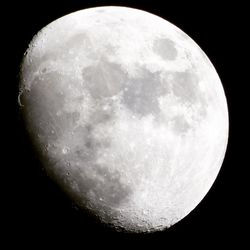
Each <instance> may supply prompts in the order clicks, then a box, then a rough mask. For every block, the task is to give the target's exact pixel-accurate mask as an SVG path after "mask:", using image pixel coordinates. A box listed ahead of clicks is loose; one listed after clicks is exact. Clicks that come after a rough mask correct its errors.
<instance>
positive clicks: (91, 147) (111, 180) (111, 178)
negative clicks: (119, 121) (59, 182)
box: [69, 124, 132, 207]
mask: <svg viewBox="0 0 250 250" xmlns="http://www.w3.org/2000/svg"><path fill="white" fill-rule="evenodd" d="M93 128H94V127H93V125H92V124H91V125H86V126H84V127H83V126H80V127H78V128H77V129H75V131H74V136H73V137H72V138H71V141H72V143H73V144H74V149H73V150H72V155H71V162H78V167H74V168H72V172H71V176H73V178H74V179H75V181H74V182H75V184H76V185H77V187H78V188H77V189H78V190H79V193H78V196H79V197H78V199H80V202H86V204H83V205H86V206H87V207H98V206H118V205H119V204H120V202H121V201H122V200H124V199H125V198H126V197H127V196H128V195H129V194H130V193H131V192H132V190H131V189H130V187H129V186H126V185H124V183H123V182H122V181H121V176H120V172H119V171H118V170H115V169H111V168H109V167H108V166H104V165H102V164H99V163H98V164H97V163H96V162H97V158H98V155H99V154H100V153H101V152H102V151H103V150H105V149H107V148H109V147H110V140H109V139H108V138H105V137H103V138H98V139H97V138H96V137H95V136H94V130H93ZM73 165H74V164H73ZM69 189H70V187H69Z"/></svg>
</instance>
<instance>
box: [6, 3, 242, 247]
mask: <svg viewBox="0 0 250 250" xmlns="http://www.w3.org/2000/svg"><path fill="white" fill-rule="evenodd" d="M218 2H219V1H218ZM229 2H230V1H227V2H226V1H225V3H223V2H220V3H216V2H212V1H199V4H195V3H193V2H190V1H185V4H184V3H183V2H179V1H176V2H175V3H173V2H170V1H101V0H99V1H90V0H89V1H83V0H82V1H76V0H71V1H63V0H61V1H52V0H51V1H41V2H38V1H31V2H28V1H16V2H9V4H8V5H7V4H4V5H2V8H1V17H4V19H3V21H2V27H3V28H6V27H7V29H6V30H5V29H3V31H2V32H4V36H3V38H2V41H3V42H4V43H6V44H5V45H4V46H3V48H4V49H3V51H2V53H3V54H5V53H6V52H7V53H6V54H7V56H6V58H5V59H4V60H3V62H4V66H3V67H2V69H3V73H2V74H3V75H4V78H3V83H2V85H4V86H6V87H7V91H2V100H4V105H3V106H2V110H3V113H4V116H3V120H2V121H4V122H2V123H4V124H5V125H7V128H6V129H5V130H2V133H3V137H4V139H5V141H4V143H3V144H4V145H3V146H4V149H5V150H6V149H7V150H6V152H5V150H4V151H2V152H4V153H2V154H3V157H4V159H6V160H5V161H3V166H2V169H4V170H7V174H5V172H3V173H4V174H2V183H4V187H3V188H2V190H3V196H4V197H6V199H4V200H3V201H4V202H3V205H2V207H4V208H5V209H6V210H5V212H3V213H2V215H3V220H2V221H5V223H2V227H3V229H4V232H5V234H4V236H3V235H2V236H3V238H5V239H7V243H8V244H10V245H12V244H17V245H18V246H26V247H27V246H31V247H32V248H33V249H37V248H38V247H39V246H41V244H45V245H47V246H48V247H50V246H51V243H54V244H56V246H58V248H59V245H60V246H61V245H66V244H70V245H69V249H75V247H73V245H74V246H75V245H77V246H79V247H81V248H83V249H89V247H90V246H91V248H92V247H94V246H97V245H98V246H100V247H104V246H106V247H107V246H112V245H113V246H115V247H116V248H120V247H122V246H125V244H128V245H131V247H132V246H140V247H141V248H144V247H147V246H153V247H154V248H156V247H159V245H161V246H163V247H164V248H167V247H175V248H177V249H178V246H184V247H190V246H195V245H198V246H199V247H200V248H204V247H206V246H208V245H209V246H211V247H218V244H221V246H222V247H226V246H233V244H235V246H237V248H239V249H240V245H241V244H243V242H244V240H245V237H246V236H247V229H245V226H247V222H246V212H245V211H246V202H247V198H246V196H244V195H243V191H244V190H246V187H245V186H244V185H245V183H244V182H243V181H242V173H244V172H245V171H246V170H245V169H246V167H247V166H246V164H244V163H243V162H242V161H241V156H240V154H239V152H242V151H241V150H240V149H239V148H240V146H239V145H242V144H241V142H240V141H239V137H240V136H239V135H238V131H239V130H241V129H243V128H242V127H241V124H240V119H239V116H240V115H241V112H243V110H242V108H241V107H240V105H242V106H244V105H243V104H240V99H241V98H240V95H239V89H242V84H243V82H244V81H243V80H241V79H240V75H239V74H238V73H237V70H238V68H239V66H240V68H243V65H241V64H242V62H243V61H242V60H241V59H240V58H239V56H240V55H242V51H243V48H244V45H243V44H244V41H245V36H246V35H244V34H246V30H244V26H243V24H245V22H246V21H245V19H246V16H245V14H244V10H245V8H246V6H242V5H241V3H240V2H237V3H235V2H232V3H229ZM103 5H116V6H119V5H121V6H128V7H135V8H139V9H142V10H146V11H149V12H151V13H153V14H156V15H159V16H161V17H163V18H165V19H167V20H168V21H170V22H172V23H173V24H175V25H176V26H178V27H179V28H181V29H182V30H183V31H184V32H186V33H187V34H188V35H189V36H191V37H192V38H193V39H194V40H195V41H196V42H197V43H198V44H199V46H200V47H201V48H202V49H203V50H204V51H205V53H206V54H207V55H208V57H209V58H210V60H211V61H212V63H213V64H214V66H215V68H216V70H217V72H218V74H219V76H220V78H221V80H222V83H223V87H224V90H225V93H226V97H227V101H228V107H229V115H230V134H229V144H228V149H227V153H226V156H225V160H224V163H223V166H222V168H221V171H220V173H219V175H218V178H217V179H216V181H215V183H214V185H213V186H212V188H211V190H210V191H209V193H208V194H207V196H206V197H205V198H204V199H203V201H202V202H201V203H200V204H199V205H198V207H197V208H196V209H195V210H193V211H192V212H191V213H190V214H189V215H188V216H187V217H185V218H184V219H183V220H181V221H180V222H179V223H177V224H176V225H174V226H173V227H171V228H170V229H168V230H165V231H163V232H159V233H154V234H148V235H134V234H124V233H115V232H113V231H111V230H109V229H107V228H105V227H103V226H100V225H98V224H95V223H94V221H93V220H92V219H91V218H89V217H88V216H86V215H84V214H82V213H81V212H80V211H78V210H77V209H75V208H74V205H73V204H72V203H71V202H70V201H69V200H68V199H67V198H66V197H65V196H64V195H63V194H62V193H61V191H60V190H59V189H58V188H57V186H56V185H55V184H54V183H53V182H52V181H50V179H48V178H47V177H46V173H45V172H44V171H42V170H41V166H40V163H39V161H38V159H37V158H36V156H35V154H34V152H33V150H32V147H31V145H30V143H29V141H28V139H27V136H26V134H25V130H24V128H23V125H22V122H21V118H20V115H19V112H18V105H17V95H18V77H17V75H18V71H19V65H20V62H21V59H22V56H23V53H24V52H25V50H26V48H27V46H28V44H29V42H30V40H31V39H32V37H33V36H34V35H35V34H36V33H37V32H38V31H39V30H40V29H41V28H42V27H44V26H45V25H47V24H49V23H50V22H52V21H53V20H55V19H57V18H59V17H61V16H63V15H66V14H68V13H71V12H74V11H77V10H80V9H83V8H88V7H94V6H103ZM6 111H7V112H6ZM6 121H7V122H6ZM241 154H243V152H242V153H241ZM246 186H247V185H246ZM5 235H6V236H5ZM7 249H8V248H7ZM56 249H57V248H56Z"/></svg>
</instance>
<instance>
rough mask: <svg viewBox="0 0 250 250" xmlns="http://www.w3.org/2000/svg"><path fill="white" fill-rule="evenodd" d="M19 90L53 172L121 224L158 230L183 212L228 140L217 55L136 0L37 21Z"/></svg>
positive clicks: (106, 219) (93, 209) (80, 199)
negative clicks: (134, 3)
mask: <svg viewBox="0 0 250 250" xmlns="http://www.w3.org/2000/svg"><path fill="white" fill-rule="evenodd" d="M18 100H19V104H20V110H21V113H22V115H23V117H24V121H25V125H26V128H27V130H28V133H29V135H30V138H31V140H32V142H33V143H34V147H35V148H36V150H37V151H38V152H39V155H40V159H41V161H42V162H43V166H44V168H45V169H46V171H47V173H48V175H49V176H50V177H51V178H52V179H53V180H54V181H55V182H56V183H57V184H58V185H59V186H60V187H61V189H62V190H63V191H64V192H65V193H66V194H67V195H68V196H69V197H70V198H71V199H72V200H73V201H74V202H75V203H76V204H77V205H78V206H79V207H80V208H82V209H83V210H87V211H89V212H90V213H91V214H93V215H94V216H96V218H98V219H99V220H100V222H101V223H104V224H106V225H108V226H110V227H112V228H114V229H115V230H117V231H126V232H135V233H143V232H155V231H160V230H164V229H165V228H168V227H170V226H172V225H174V224H175V223H177V222H178V221H180V220H181V219H183V218H184V217H185V216H187V215H188V214H189V213H190V212H191V211H192V210H193V209H194V208H195V207H196V206H197V205H198V204H199V203H200V201H201V200H202V199H203V198H204V196H205V195H206V194H207V192H208V191H209V189H210V188H211V186H212V184H213V182H214V181H215V179H216V177H217V175H218V172H219V170H220V168H221V165H222V162H223V158H224V155H225V151H226V147H227V141H228V130H229V122H228V109H227V102H226V97H225V93H224V90H223V86H222V84H221V81H220V78H219V76H218V74H217V72H216V70H215V68H214V67H213V65H212V63H211V62H210V60H209V59H208V57H207V56H206V55H205V53H204V52H203V51H202V49H201V48H200V47H199V46H198V45H197V44H196V43H195V42H194V41H193V40H192V39H191V38H190V37H189V36H188V35H187V34H185V33H184V32H183V31H181V30H180V29H179V28H177V27H176V26H175V25H173V24H171V23H169V22H168V21H166V20H164V19H162V18H160V17H158V16H156V15H153V14H151V13H148V12H145V11H142V10H138V9H133V8H128V7H115V6H107V7H96V8H89V9H84V10H81V11H77V12H74V13H71V14H69V15H66V16H63V17H61V18H59V19H57V20H55V21H54V22H52V23H50V24H49V25H47V26H46V27H45V28H43V29H42V30H41V31H40V32H38V34H37V35H36V36H35V37H34V38H33V40H32V41H31V43H30V45H29V48H28V49H27V51H26V52H25V55H24V57H23V61H22V64H21V70H20V93H19V97H18Z"/></svg>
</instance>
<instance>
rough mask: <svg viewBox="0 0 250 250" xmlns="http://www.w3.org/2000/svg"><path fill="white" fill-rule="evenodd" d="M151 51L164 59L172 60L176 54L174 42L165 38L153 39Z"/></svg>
mask: <svg viewBox="0 0 250 250" xmlns="http://www.w3.org/2000/svg"><path fill="white" fill-rule="evenodd" d="M153 51H154V52H155V53H156V54H157V55H159V56H160V57H161V58H162V59H164V60H174V59H175V58H176V57H177V54H178V53H177V50H176V48H175V46H174V42H173V41H172V40H170V39H167V38H160V39H157V40H155V41H154V44H153Z"/></svg>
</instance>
